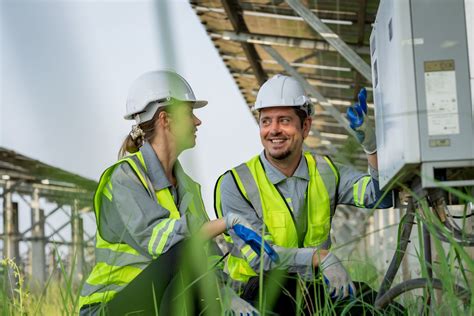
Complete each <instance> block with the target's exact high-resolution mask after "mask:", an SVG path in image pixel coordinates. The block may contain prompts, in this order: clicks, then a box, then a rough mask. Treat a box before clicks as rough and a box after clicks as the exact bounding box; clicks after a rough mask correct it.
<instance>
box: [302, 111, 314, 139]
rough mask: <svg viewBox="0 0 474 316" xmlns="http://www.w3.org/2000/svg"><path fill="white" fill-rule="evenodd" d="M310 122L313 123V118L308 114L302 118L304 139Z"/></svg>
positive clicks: (309, 128) (307, 133)
mask: <svg viewBox="0 0 474 316" xmlns="http://www.w3.org/2000/svg"><path fill="white" fill-rule="evenodd" d="M312 124H313V118H312V117H311V116H308V117H306V118H305V119H304V122H303V139H306V137H308V135H309V131H310V130H311V125H312Z"/></svg>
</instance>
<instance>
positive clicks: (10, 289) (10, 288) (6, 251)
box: [3, 181, 20, 297]
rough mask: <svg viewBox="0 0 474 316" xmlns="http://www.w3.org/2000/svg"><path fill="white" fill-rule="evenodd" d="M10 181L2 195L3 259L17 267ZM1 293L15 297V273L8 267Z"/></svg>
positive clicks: (14, 208)
mask: <svg viewBox="0 0 474 316" xmlns="http://www.w3.org/2000/svg"><path fill="white" fill-rule="evenodd" d="M13 186H14V184H13V183H12V181H7V183H6V185H5V191H4V194H3V238H4V239H3V257H4V258H9V259H11V260H13V262H14V263H15V264H16V265H17V266H19V264H20V260H19V259H20V258H19V254H20V251H19V244H18V204H17V203H14V202H13V199H12V191H11V188H12V187H13ZM4 277H5V280H4V282H3V286H4V288H3V291H4V293H6V295H7V296H9V297H13V296H14V295H15V291H14V289H15V273H14V271H13V269H12V267H10V266H9V265H8V266H7V267H6V273H5V274H4Z"/></svg>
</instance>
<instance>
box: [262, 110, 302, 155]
mask: <svg viewBox="0 0 474 316" xmlns="http://www.w3.org/2000/svg"><path fill="white" fill-rule="evenodd" d="M259 127H260V140H261V141H262V145H263V147H264V148H265V152H266V154H267V156H268V157H269V158H272V159H275V160H291V159H299V157H300V153H301V151H302V149H303V141H304V139H305V138H306V137H307V136H308V133H309V130H310V127H311V118H309V117H308V118H306V119H305V120H304V122H303V124H301V121H300V118H299V117H298V115H297V114H296V112H295V110H294V108H292V107H286V106H285V107H270V108H264V109H262V110H261V111H260V119H259Z"/></svg>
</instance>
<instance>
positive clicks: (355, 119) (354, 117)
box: [346, 88, 377, 155]
mask: <svg viewBox="0 0 474 316" xmlns="http://www.w3.org/2000/svg"><path fill="white" fill-rule="evenodd" d="M358 97H359V102H358V103H356V104H354V105H353V106H351V107H350V108H348V109H347V112H346V117H347V119H348V120H349V123H350V126H351V128H352V129H353V130H354V131H355V132H356V136H357V140H358V141H359V143H360V144H361V145H362V148H363V149H364V151H365V152H366V153H367V154H369V155H370V154H374V153H375V152H376V151H377V141H376V139H375V129H374V124H373V122H372V121H371V120H370V119H369V117H368V116H367V90H365V88H362V89H360V92H359V95H358Z"/></svg>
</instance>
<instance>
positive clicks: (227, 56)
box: [221, 53, 352, 72]
mask: <svg viewBox="0 0 474 316" xmlns="http://www.w3.org/2000/svg"><path fill="white" fill-rule="evenodd" d="M311 55H313V54H311ZM221 57H222V59H224V60H238V61H245V62H247V58H245V57H243V56H238V55H232V54H226V53H223V54H221ZM261 62H262V63H264V64H272V65H277V64H278V63H277V62H276V61H275V60H273V59H262V60H261ZM290 65H291V66H292V67H296V68H307V69H321V70H332V71H343V72H350V71H352V68H349V67H341V66H329V65H315V64H307V63H302V62H299V61H294V62H292V63H290Z"/></svg>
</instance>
